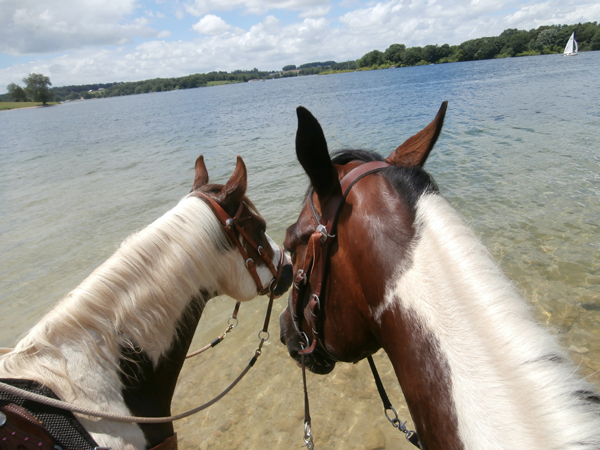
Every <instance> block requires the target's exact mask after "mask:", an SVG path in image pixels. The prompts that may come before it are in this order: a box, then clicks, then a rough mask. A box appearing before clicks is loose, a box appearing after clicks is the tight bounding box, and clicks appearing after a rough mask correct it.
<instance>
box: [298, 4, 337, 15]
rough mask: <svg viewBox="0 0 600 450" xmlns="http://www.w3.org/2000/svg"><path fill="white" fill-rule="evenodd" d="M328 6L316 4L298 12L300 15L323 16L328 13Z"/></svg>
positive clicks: (329, 8)
mask: <svg viewBox="0 0 600 450" xmlns="http://www.w3.org/2000/svg"><path fill="white" fill-rule="evenodd" d="M330 10H331V7H330V6H317V7H315V8H310V9H308V10H306V11H304V12H302V13H300V14H299V16H300V17H323V16H326V15H327V14H329V11H330Z"/></svg>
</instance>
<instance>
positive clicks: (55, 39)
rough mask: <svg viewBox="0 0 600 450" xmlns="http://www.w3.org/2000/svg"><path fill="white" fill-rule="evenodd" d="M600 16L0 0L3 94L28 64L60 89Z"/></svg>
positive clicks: (348, 55) (354, 5) (462, 4)
mask: <svg viewBox="0 0 600 450" xmlns="http://www.w3.org/2000/svg"><path fill="white" fill-rule="evenodd" d="M598 20H600V2H598V1H597V0H580V1H577V2H576V1H572V0H566V1H564V0H563V1H559V0H529V1H521V0H444V1H443V2H442V1H440V0H382V1H377V0H371V1H367V0H335V1H330V0H174V1H170V0H1V1H0V92H5V90H6V85H7V84H8V83H11V82H14V83H17V84H19V83H20V82H21V79H22V78H23V77H24V76H26V75H27V74H28V73H31V72H36V73H43V74H44V75H47V76H49V77H50V79H51V81H52V83H53V85H54V86H63V85H71V84H88V83H103V82H112V81H134V80H144V79H149V78H156V77H176V76H184V75H188V74H190V73H198V72H209V71H212V70H226V71H231V70H235V69H252V68H254V67H256V68H258V69H260V70H280V69H281V68H282V67H283V66H285V65H288V64H296V65H300V64H303V63H307V62H313V61H325V60H335V61H345V60H348V59H357V58H360V57H361V56H362V55H363V54H365V53H366V52H368V51H370V50H373V49H378V50H382V51H383V50H385V49H386V48H387V47H388V46H389V45H391V44H394V43H404V44H406V45H407V46H409V47H410V46H415V45H427V44H440V45H441V44H444V43H448V44H459V43H461V42H463V41H465V40H467V39H473V38H477V37H483V36H494V35H498V34H499V33H501V32H502V31H503V30H505V29H506V28H518V29H531V28H536V27H538V26H540V25H546V24H572V23H577V22H586V21H598Z"/></svg>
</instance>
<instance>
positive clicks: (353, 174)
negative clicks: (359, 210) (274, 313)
mask: <svg viewBox="0 0 600 450" xmlns="http://www.w3.org/2000/svg"><path fill="white" fill-rule="evenodd" d="M386 167H389V164H388V163H386V162H385V161H371V162H368V163H364V164H361V165H360V166H357V167H355V168H354V169H352V170H351V171H350V172H348V173H347V174H346V175H345V176H344V177H343V178H342V180H341V181H340V189H339V190H336V191H335V192H334V193H333V194H332V195H331V196H330V197H329V198H327V200H326V201H325V202H324V205H321V217H315V219H316V220H317V222H319V223H320V225H322V226H324V227H325V230H326V233H327V235H326V236H324V235H323V233H322V231H321V230H319V229H318V228H317V231H315V232H314V233H313V234H312V236H311V237H310V241H309V244H308V246H307V250H306V255H305V260H304V267H303V269H302V270H303V274H304V275H306V277H307V282H308V284H309V285H310V287H311V295H310V298H309V300H308V305H307V307H306V308H304V314H302V315H300V314H299V313H296V320H297V321H298V322H297V329H298V331H300V332H301V320H302V319H301V318H302V316H304V318H305V319H306V322H307V323H308V325H309V326H310V327H311V328H312V333H313V336H314V337H313V340H312V342H311V343H310V346H309V348H306V349H304V350H301V351H300V352H299V353H300V354H310V353H312V352H313V350H314V349H315V348H316V344H317V340H318V334H319V327H318V326H317V325H318V322H319V321H318V314H315V312H314V311H315V308H316V307H317V306H319V309H321V305H320V302H321V296H322V294H321V291H322V289H323V286H324V284H325V280H326V278H327V270H328V262H329V251H330V249H331V245H332V242H331V241H332V239H334V238H335V233H336V227H337V220H338V218H339V215H340V213H341V211H342V207H343V205H344V201H345V200H346V197H347V196H348V194H349V193H350V190H351V189H352V186H354V184H355V183H357V182H358V181H359V180H360V179H361V178H363V177H365V176H367V175H369V174H371V173H373V172H378V171H380V170H382V169H385V168H386ZM312 195H313V192H312V191H311V192H310V193H309V195H308V198H307V203H308V204H309V207H310V209H311V210H312V211H313V213H314V214H315V215H316V210H315V208H314V205H313V201H312ZM298 291H299V289H298V287H297V286H296V285H294V288H293V290H292V296H293V299H294V300H295V301H296V306H297V308H298V303H297V302H298V300H299V292H298ZM302 307H304V305H302ZM298 312H299V310H298Z"/></svg>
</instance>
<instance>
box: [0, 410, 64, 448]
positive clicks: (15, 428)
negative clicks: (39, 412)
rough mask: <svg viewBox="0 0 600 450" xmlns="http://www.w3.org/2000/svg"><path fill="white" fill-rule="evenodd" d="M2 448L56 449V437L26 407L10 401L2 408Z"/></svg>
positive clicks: (0, 444) (0, 412)
mask: <svg viewBox="0 0 600 450" xmlns="http://www.w3.org/2000/svg"><path fill="white" fill-rule="evenodd" d="M0 422H4V424H3V425H0V448H1V449H2V450H54V445H55V444H54V439H53V438H52V436H51V435H50V433H48V431H47V430H46V429H45V428H44V426H43V425H42V424H41V423H40V421H39V420H37V419H36V418H35V417H33V416H32V415H31V414H30V413H29V412H28V411H27V410H25V409H24V408H22V407H20V406H18V405H15V404H14V403H9V404H8V405H5V406H3V407H1V408H0Z"/></svg>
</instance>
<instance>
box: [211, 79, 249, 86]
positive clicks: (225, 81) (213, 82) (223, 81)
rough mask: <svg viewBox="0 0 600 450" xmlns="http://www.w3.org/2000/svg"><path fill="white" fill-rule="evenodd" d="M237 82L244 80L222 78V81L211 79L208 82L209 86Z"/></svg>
mask: <svg viewBox="0 0 600 450" xmlns="http://www.w3.org/2000/svg"><path fill="white" fill-rule="evenodd" d="M236 83H242V81H238V80H234V81H230V80H222V81H209V82H207V83H206V85H207V86H221V85H223V84H236Z"/></svg>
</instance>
